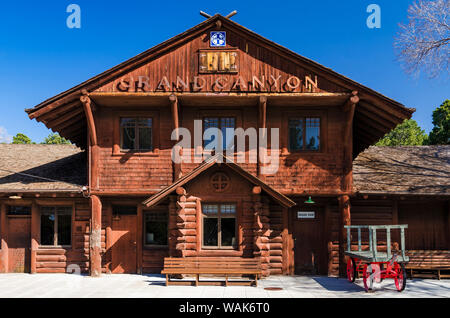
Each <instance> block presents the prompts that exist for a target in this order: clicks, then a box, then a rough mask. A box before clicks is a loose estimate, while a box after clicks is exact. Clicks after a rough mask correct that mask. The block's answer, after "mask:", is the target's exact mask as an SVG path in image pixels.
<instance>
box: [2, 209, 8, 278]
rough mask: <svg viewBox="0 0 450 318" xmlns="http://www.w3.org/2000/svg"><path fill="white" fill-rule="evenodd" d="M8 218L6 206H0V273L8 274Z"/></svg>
mask: <svg viewBox="0 0 450 318" xmlns="http://www.w3.org/2000/svg"><path fill="white" fill-rule="evenodd" d="M7 222H8V218H7V215H6V204H5V203H1V205H0V238H1V254H0V255H1V264H0V269H1V272H2V273H7V272H8V253H9V251H8V242H7V240H6V237H7V235H8V232H7V229H8V223H7Z"/></svg>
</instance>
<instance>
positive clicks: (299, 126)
mask: <svg viewBox="0 0 450 318" xmlns="http://www.w3.org/2000/svg"><path fill="white" fill-rule="evenodd" d="M289 150H290V151H302V150H310V151H318V150H320V118H319V117H305V118H296V119H290V120H289Z"/></svg>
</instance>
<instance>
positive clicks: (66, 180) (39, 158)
mask: <svg viewBox="0 0 450 318" xmlns="http://www.w3.org/2000/svg"><path fill="white" fill-rule="evenodd" d="M86 176H87V174H86V156H85V152H84V151H81V150H80V149H79V148H77V147H75V146H72V145H13V144H0V192H20V191H23V192H27V191H32V192H40V191H43V192H45V191H67V192H78V191H80V189H81V187H82V186H84V185H86V184H87V180H86Z"/></svg>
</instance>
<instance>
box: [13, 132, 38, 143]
mask: <svg viewBox="0 0 450 318" xmlns="http://www.w3.org/2000/svg"><path fill="white" fill-rule="evenodd" d="M12 143H13V144H34V142H31V139H30V137H28V136H27V135H25V134H22V133H18V134H17V135H15V136H14V137H13V141H12Z"/></svg>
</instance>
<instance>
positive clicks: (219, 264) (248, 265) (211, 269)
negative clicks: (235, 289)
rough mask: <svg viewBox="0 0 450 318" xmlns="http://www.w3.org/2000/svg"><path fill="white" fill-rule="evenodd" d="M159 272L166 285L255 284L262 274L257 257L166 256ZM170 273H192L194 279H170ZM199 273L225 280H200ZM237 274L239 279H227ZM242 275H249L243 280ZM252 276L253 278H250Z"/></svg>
mask: <svg viewBox="0 0 450 318" xmlns="http://www.w3.org/2000/svg"><path fill="white" fill-rule="evenodd" d="M161 274H164V275H166V286H168V285H194V286H199V285H225V286H229V285H249V286H252V285H253V286H257V284H258V278H259V277H260V276H261V274H262V270H261V261H260V259H259V258H238V257H198V258H197V257H185V258H181V257H166V258H164V269H163V270H162V271H161ZM171 275H193V276H194V277H195V281H190V280H185V279H182V280H172V279H170V276H171ZM200 275H210V276H214V277H224V278H225V281H223V280H220V281H217V280H205V281H200ZM237 276H239V277H240V278H241V279H240V280H229V278H230V277H237ZM242 276H250V279H248V280H243V279H242ZM251 277H253V278H254V279H251Z"/></svg>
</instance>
